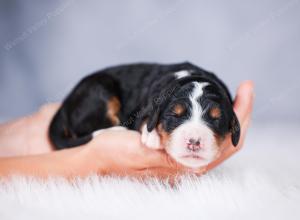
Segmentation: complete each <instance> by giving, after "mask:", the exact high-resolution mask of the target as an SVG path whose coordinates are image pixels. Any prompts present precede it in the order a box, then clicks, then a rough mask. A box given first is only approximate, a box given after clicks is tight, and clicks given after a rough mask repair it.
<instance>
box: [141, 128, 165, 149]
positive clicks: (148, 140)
mask: <svg viewBox="0 0 300 220" xmlns="http://www.w3.org/2000/svg"><path fill="white" fill-rule="evenodd" d="M141 132H142V143H143V144H144V145H146V146H147V147H149V148H151V149H156V150H157V149H162V146H161V145H160V136H159V134H158V133H157V130H156V129H153V130H152V131H151V132H148V130H147V124H146V123H145V124H144V125H143V126H142V130H141Z"/></svg>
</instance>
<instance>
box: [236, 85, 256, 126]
mask: <svg viewBox="0 0 300 220" xmlns="http://www.w3.org/2000/svg"><path fill="white" fill-rule="evenodd" d="M253 89H254V84H253V82H252V81H245V82H243V83H242V84H241V85H240V86H239V88H238V90H237V95H236V98H235V101H234V110H235V113H236V114H237V117H238V119H239V121H240V123H243V121H244V120H245V119H246V118H247V116H248V115H250V113H251V112H252V108H253V99H254V94H253Z"/></svg>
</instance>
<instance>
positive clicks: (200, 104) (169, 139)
mask: <svg viewBox="0 0 300 220" xmlns="http://www.w3.org/2000/svg"><path fill="white" fill-rule="evenodd" d="M232 104H233V102H232V98H231V95H230V93H229V91H228V89H227V87H226V86H225V85H224V83H223V82H222V81H221V80H220V79H219V78H217V77H216V76H215V75H214V74H213V73H210V72H208V71H205V70H203V69H201V68H199V67H197V66H195V65H193V64H191V63H187V62H185V63H179V64H172V65H161V64H145V63H142V64H131V65H121V66H116V67H111V68H107V69H104V70H101V71H99V72H96V73H94V74H92V75H89V76H87V77H86V78H84V79H83V80H81V81H80V82H79V84H78V85H77V86H76V87H75V88H74V89H73V91H72V92H71V93H70V94H69V95H68V96H67V98H66V99H65V100H64V102H63V104H62V106H61V108H60V109H59V110H58V112H57V113H56V115H55V116H54V118H53V120H52V122H51V124H50V128H49V136H50V140H51V142H52V143H53V145H54V146H55V147H56V148H57V149H63V148H70V147H75V146H79V145H82V144H85V143H87V142H89V141H90V140H92V138H93V137H94V136H95V135H97V134H98V133H99V131H100V132H101V130H102V129H107V128H111V127H115V128H120V127H123V128H126V129H132V130H138V131H140V132H141V138H142V140H141V141H142V143H143V144H144V145H146V146H147V147H149V148H153V149H159V148H164V149H165V151H166V152H167V153H168V154H169V155H170V156H171V157H172V158H173V159H175V160H176V161H177V162H179V163H181V164H183V165H185V166H188V167H193V168H200V167H202V166H205V165H207V164H208V163H210V162H212V161H213V160H214V159H215V158H216V157H217V156H218V155H219V154H220V145H221V143H222V141H223V140H224V138H225V136H226V135H227V134H229V133H230V134H231V140H232V143H233V145H234V146H236V145H237V144H238V142H239V138H240V125H239V121H238V119H237V117H236V115H235V113H234V111H233V107H232Z"/></svg>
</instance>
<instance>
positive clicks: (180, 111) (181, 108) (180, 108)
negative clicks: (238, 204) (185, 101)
mask: <svg viewBox="0 0 300 220" xmlns="http://www.w3.org/2000/svg"><path fill="white" fill-rule="evenodd" d="M173 112H174V113H175V114H176V115H178V116H180V115H182V114H183V113H184V112H185V108H184V106H183V105H181V104H176V105H175V106H174V108H173Z"/></svg>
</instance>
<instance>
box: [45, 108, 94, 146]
mask: <svg viewBox="0 0 300 220" xmlns="http://www.w3.org/2000/svg"><path fill="white" fill-rule="evenodd" d="M49 138H50V141H51V143H52V144H53V145H54V146H55V148H56V149H57V150H61V149H64V148H71V147H76V146H79V145H83V144H86V143H88V142H89V141H90V140H92V138H93V136H92V134H89V135H85V136H81V137H78V136H77V135H76V134H75V133H74V132H73V131H72V130H71V129H70V127H69V126H68V120H67V117H66V115H65V114H64V113H63V112H62V111H61V110H59V111H58V112H57V113H56V115H55V116H54V118H53V120H52V122H51V124H50V127H49Z"/></svg>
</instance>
